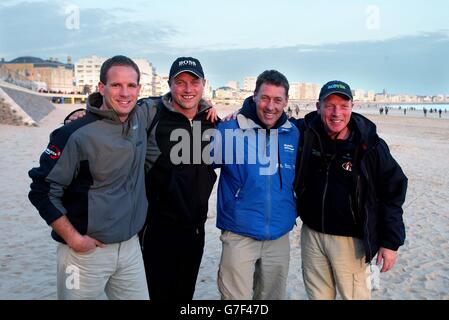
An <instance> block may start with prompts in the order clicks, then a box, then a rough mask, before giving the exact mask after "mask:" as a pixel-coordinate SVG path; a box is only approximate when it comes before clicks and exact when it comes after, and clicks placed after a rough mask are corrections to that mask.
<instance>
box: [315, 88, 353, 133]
mask: <svg viewBox="0 0 449 320" xmlns="http://www.w3.org/2000/svg"><path fill="white" fill-rule="evenodd" d="M353 105H354V104H353V102H352V100H350V99H349V98H346V99H345V98H343V97H342V96H340V95H337V94H331V95H330V96H328V97H327V98H326V99H324V101H323V102H321V103H320V102H318V103H317V109H318V113H319V114H320V117H321V121H322V122H323V125H324V128H325V130H326V132H327V134H328V135H329V137H330V138H331V139H346V138H347V137H348V135H349V128H348V124H349V121H350V120H351V114H352V107H353Z"/></svg>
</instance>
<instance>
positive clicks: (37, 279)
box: [0, 105, 449, 300]
mask: <svg viewBox="0 0 449 320" xmlns="http://www.w3.org/2000/svg"><path fill="white" fill-rule="evenodd" d="M55 106H56V110H54V111H52V112H51V113H50V114H49V115H48V116H47V117H46V118H44V119H43V120H42V121H41V122H40V126H39V127H16V126H9V125H0V137H1V139H0V150H1V152H2V156H1V158H0V193H1V195H2V197H1V198H0V299H56V242H54V241H53V240H52V239H51V237H50V228H49V227H48V226H47V225H46V224H45V222H44V220H43V219H41V217H40V216H39V214H38V213H37V211H36V209H35V208H34V207H33V206H32V205H31V203H30V202H29V201H28V197H27V194H28V191H29V184H30V179H29V178H28V170H29V169H31V168H32V167H34V166H37V165H38V159H39V156H40V154H41V153H42V151H43V150H44V149H45V147H46V144H47V142H48V136H49V134H50V132H51V131H53V130H54V129H55V128H57V127H58V126H60V124H61V122H62V120H63V119H64V117H65V115H67V114H68V113H69V112H70V111H71V110H73V109H75V108H78V107H79V106H77V105H55ZM233 109H234V108H233V107H230V106H227V107H226V108H219V107H218V110H219V114H220V115H224V114H227V113H228V112H229V111H230V110H233ZM311 110H312V109H311V108H310V109H309V110H304V109H301V112H300V116H302V115H304V114H305V113H306V112H309V111H311ZM354 111H356V112H361V113H363V114H366V115H367V116H368V117H369V118H370V119H371V120H372V121H374V122H375V123H376V124H377V126H378V131H379V133H380V135H381V137H383V138H384V139H385V140H386V141H387V143H388V145H389V146H390V149H391V152H392V154H393V156H394V157H395V158H396V160H397V161H398V162H399V163H400V165H401V166H402V168H403V170H404V172H405V174H406V175H407V176H408V178H409V187H408V193H407V199H406V202H405V205H404V209H405V213H404V220H405V225H406V230H407V239H406V242H405V245H404V246H403V247H401V248H400V250H399V258H398V262H397V264H396V266H395V267H394V268H393V270H391V271H390V272H388V273H386V274H382V275H381V276H380V288H379V289H378V290H375V291H373V299H394V300H396V299H406V300H409V299H444V300H449V264H448V262H449V177H448V173H447V172H448V168H449V117H448V114H445V113H443V118H441V119H440V118H438V115H436V114H428V116H427V118H424V117H423V115H422V111H414V112H412V111H410V112H408V113H407V115H406V116H404V115H403V114H402V112H401V111H400V110H392V111H391V113H389V115H388V116H385V115H383V116H380V115H379V113H378V112H377V110H375V109H370V108H367V109H359V108H355V110H354ZM215 204H216V193H215V191H214V192H213V196H212V197H211V199H210V212H209V219H208V221H207V224H206V247H205V252H204V256H203V261H202V265H201V269H200V273H199V276H198V281H197V287H196V293H195V296H194V299H199V300H203V299H211V300H215V299H219V298H220V296H219V293H218V290H217V285H216V275H217V271H218V263H219V260H220V253H221V243H220V241H219V233H220V231H219V230H218V229H217V228H216V227H215V214H216V208H215ZM300 227H301V223H300V221H299V220H298V226H297V227H295V229H294V230H293V231H292V232H291V233H290V240H291V245H292V250H291V261H290V271H289V279H288V288H287V290H288V291H287V298H288V299H306V298H307V297H306V294H305V290H304V286H303V281H302V275H301V260H300V247H299V233H300Z"/></svg>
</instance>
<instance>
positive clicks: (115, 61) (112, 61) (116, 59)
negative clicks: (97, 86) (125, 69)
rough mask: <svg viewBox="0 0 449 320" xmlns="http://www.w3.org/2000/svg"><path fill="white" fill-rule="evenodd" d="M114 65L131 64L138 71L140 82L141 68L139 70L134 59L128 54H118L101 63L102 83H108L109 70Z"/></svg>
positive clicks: (138, 80)
mask: <svg viewBox="0 0 449 320" xmlns="http://www.w3.org/2000/svg"><path fill="white" fill-rule="evenodd" d="M113 66H129V67H131V68H133V69H134V70H136V72H137V83H139V82H140V70H139V67H138V66H137V64H136V63H135V62H134V61H133V60H132V59H130V58H128V57H126V56H120V55H118V56H113V57H112V58H109V59H108V60H106V61H105V62H103V64H102V65H101V69H100V81H101V83H103V84H106V82H107V81H108V71H109V69H111V68H112V67H113Z"/></svg>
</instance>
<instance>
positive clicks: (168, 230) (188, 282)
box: [143, 225, 204, 301]
mask: <svg viewBox="0 0 449 320" xmlns="http://www.w3.org/2000/svg"><path fill="white" fill-rule="evenodd" d="M203 250H204V225H201V226H200V227H195V228H187V229H186V228H175V227H173V226H155V225H153V226H151V225H149V226H148V228H147V229H146V231H145V234H144V238H143V261H144V263H145V272H146V276H147V284H148V291H149V293H150V299H151V300H159V301H167V300H171V301H173V300H176V301H182V300H192V298H193V294H194V292H195V284H196V279H197V276H198V271H199V268H200V264H201V258H202V256H203Z"/></svg>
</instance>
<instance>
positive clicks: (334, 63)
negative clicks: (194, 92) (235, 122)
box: [0, 0, 449, 95]
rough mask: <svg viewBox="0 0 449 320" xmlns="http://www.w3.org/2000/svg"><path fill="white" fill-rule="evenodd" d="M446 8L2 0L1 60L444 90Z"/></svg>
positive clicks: (261, 1) (230, 0) (425, 4)
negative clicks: (188, 67)
mask: <svg viewBox="0 0 449 320" xmlns="http://www.w3.org/2000/svg"><path fill="white" fill-rule="evenodd" d="M448 12H449V3H448V2H447V1H443V0H428V1H417V0H409V1H403V0H395V1H391V0H390V1H362V0H344V1H332V0H314V1H312V0H302V1H301V0H300V1H298V0H276V1H266V0H258V1H253V0H227V1H214V0H189V1H186V0H184V1H181V0H164V1H161V0H150V1H131V0H128V1H123V0H120V1H115V0H108V1H103V0H100V1H85V0H73V1H53V0H48V1H16V0H13V1H8V0H6V1H5V0H3V1H2V2H1V4H0V57H4V58H5V59H6V60H11V59H14V58H16V57H18V56H24V55H32V56H37V57H41V58H48V57H58V58H59V59H60V60H62V61H65V59H66V57H67V56H68V55H70V56H72V57H73V59H74V60H75V61H76V59H78V58H81V57H86V56H90V55H92V54H96V55H100V56H104V57H109V56H112V55H115V54H125V55H128V56H130V57H133V58H147V59H148V60H150V61H151V62H152V63H153V64H154V65H155V67H156V70H157V72H158V73H159V74H162V75H165V74H167V73H168V69H169V68H170V64H171V62H172V61H173V60H174V59H175V58H176V57H178V56H185V55H191V56H195V57H197V58H199V59H200V61H201V62H202V64H203V67H204V70H205V74H206V77H207V78H209V80H210V81H211V83H212V85H213V87H218V86H222V85H224V84H225V83H226V82H227V81H229V80H237V81H239V82H241V83H242V81H243V77H244V76H250V75H254V76H257V75H258V74H260V73H261V72H262V71H264V70H266V69H277V70H279V71H281V72H282V73H284V74H285V75H286V76H287V77H288V79H289V80H290V81H291V82H315V83H320V84H321V83H324V82H326V81H328V80H332V79H341V80H345V81H347V82H348V83H349V84H350V85H352V87H353V88H362V89H365V90H375V91H381V90H382V89H387V91H388V92H391V93H411V94H421V95H424V94H431V95H434V94H439V93H445V94H449V62H448V57H449V19H448Z"/></svg>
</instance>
